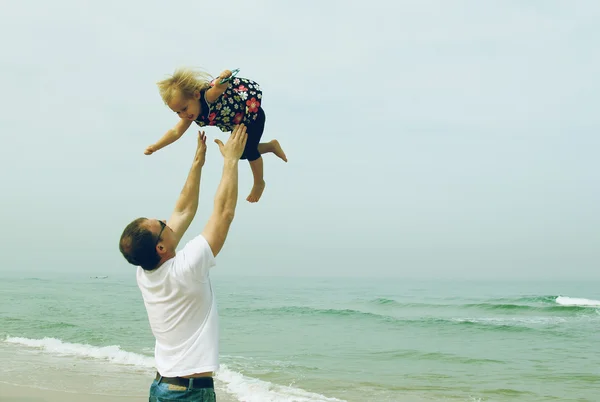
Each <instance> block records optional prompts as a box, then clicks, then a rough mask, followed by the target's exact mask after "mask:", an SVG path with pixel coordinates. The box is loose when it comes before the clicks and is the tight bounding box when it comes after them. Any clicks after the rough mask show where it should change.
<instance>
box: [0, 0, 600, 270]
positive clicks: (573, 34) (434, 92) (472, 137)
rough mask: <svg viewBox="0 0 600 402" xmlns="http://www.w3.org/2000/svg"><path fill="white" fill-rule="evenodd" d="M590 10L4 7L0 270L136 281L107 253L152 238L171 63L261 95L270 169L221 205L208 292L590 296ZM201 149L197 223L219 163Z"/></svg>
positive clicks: (179, 155)
mask: <svg viewBox="0 0 600 402" xmlns="http://www.w3.org/2000/svg"><path fill="white" fill-rule="evenodd" d="M599 19H600V3H598V2H596V1H583V0H581V1H576V2H569V1H550V0H544V1H542V0H539V1H516V0H515V1H511V0H504V1H492V0H490V1H476V0H473V1H446V0H439V1H429V0H414V1H398V0H394V1H392V0H389V1H384V0H374V1H369V2H357V1H353V0H351V1H325V0H321V1H312V0H305V1H302V2H287V1H276V0H263V1H260V0H255V1H215V2H204V1H187V0H184V1H178V2H167V1H148V0H146V1H139V0H131V1H93V2H92V1H81V0H72V1H66V0H55V1H52V2H41V1H24V0H20V1H4V2H3V3H2V12H1V13H0V44H1V51H2V57H1V58H0V84H1V88H2V96H1V97H0V110H1V112H0V132H1V133H2V146H1V147H0V180H1V188H2V190H1V193H0V194H1V196H0V203H1V204H0V205H1V207H2V209H1V212H0V217H1V221H2V230H1V231H0V233H1V234H0V239H1V244H2V264H1V266H0V272H3V271H4V272H6V271H18V272H21V271H22V272H25V271H27V272H28V271H45V272H59V271H60V272H75V271H77V272H84V273H87V272H90V273H91V274H96V273H98V274H103V275H104V274H107V275H113V274H115V275H116V274H118V273H123V272H126V273H133V269H134V268H133V267H131V266H129V265H127V263H126V262H125V261H124V259H123V258H122V257H121V255H120V254H119V252H118V239H119V236H120V234H121V232H122V230H123V228H124V227H125V225H126V224H127V223H129V222H130V221H131V220H132V219H134V218H136V217H138V216H147V217H157V218H166V217H168V216H169V215H170V213H171V211H172V208H173V206H174V202H175V200H176V199H177V196H178V195H179V191H180V189H181V187H182V185H183V183H184V181H185V178H186V175H187V173H188V170H189V167H190V162H191V161H192V158H193V155H194V150H195V142H196V133H197V128H196V127H195V125H193V126H192V127H191V128H190V129H189V130H188V131H187V133H186V134H185V135H184V137H183V138H182V139H181V140H180V141H178V142H177V143H175V144H173V145H171V146H169V147H167V148H164V149H163V150H161V151H159V152H158V153H156V154H154V155H152V156H145V155H144V154H143V151H144V149H145V148H146V146H147V145H149V144H151V143H153V142H154V141H156V139H158V138H159V137H160V136H161V135H162V134H163V133H164V132H165V131H166V130H167V129H169V128H170V127H172V126H173V125H174V124H175V123H176V121H177V118H176V116H175V115H174V114H173V113H172V112H171V111H170V110H169V109H168V108H167V107H166V106H165V105H164V104H163V103H162V101H161V99H160V97H159V95H158V91H157V88H156V85H155V83H156V82H157V81H159V80H160V79H162V78H164V77H165V76H167V74H170V73H172V72H173V70H174V69H175V68H177V67H179V66H184V65H187V66H197V67H200V68H204V69H205V70H206V71H208V72H210V73H211V74H213V75H217V74H219V72H221V71H222V70H224V69H233V68H240V73H239V75H240V76H243V77H248V78H251V79H253V80H255V81H257V82H259V83H260V84H261V85H262V88H263V91H264V100H263V106H264V109H265V111H266V114H267V124H266V128H265V133H264V135H263V140H270V139H272V138H277V139H278V140H280V142H281V144H282V145H283V147H284V149H285V151H286V152H287V155H288V158H289V163H288V164H285V163H283V162H281V161H280V160H278V159H276V158H275V157H274V156H272V155H266V156H265V180H266V182H267V188H266V190H265V193H264V195H263V198H262V199H261V201H260V202H259V203H258V204H249V203H247V202H246V201H245V198H246V196H247V194H248V192H249V190H250V188H251V185H252V175H251V171H250V169H249V167H248V165H247V163H246V162H245V161H242V163H241V164H240V194H239V195H240V198H239V204H238V205H239V207H238V212H237V215H236V219H235V222H234V225H233V227H232V230H231V232H230V237H229V239H228V241H227V244H226V246H225V248H224V250H223V252H222V254H221V255H220V256H219V268H218V273H217V275H218V274H227V275H229V274H231V275H241V274H250V275H286V276H287V275H290V276H295V275H326V276H357V275H361V276H397V277H418V278H426V279H427V278H448V277H451V278H484V279H485V278H509V279H510V278H543V279H555V278H573V279H584V278H591V279H600V271H599V270H598V268H599V263H600V247H599V243H600V235H599V227H600V212H599V211H600V207H599V205H600V180H599V179H600V173H599V172H600V170H599V168H600V158H599V157H598V152H599V150H600V136H599V133H600V131H599V129H600V113H598V105H599V101H600V95H599V94H600V85H599V78H598V72H600V52H599V51H598V48H599V44H600V25H599V24H598V21H599ZM206 132H207V135H208V137H209V141H210V144H209V149H208V155H207V159H208V160H207V163H206V165H205V168H204V170H203V180H202V191H201V204H200V209H199V212H198V215H197V218H196V220H195V221H194V223H193V224H192V226H191V227H190V230H189V231H188V234H187V235H186V237H185V238H184V240H189V239H190V238H191V237H192V236H193V235H195V234H197V233H199V232H200V231H201V230H202V228H203V227H204V224H205V223H206V220H207V217H208V215H209V213H210V211H211V209H212V203H213V196H214V193H215V190H216V187H217V184H218V181H219V179H220V175H221V166H222V159H221V156H220V154H219V153H218V150H217V148H216V146H215V144H214V143H212V140H213V139H214V138H220V139H222V140H223V141H225V139H226V138H227V134H226V133H221V132H220V130H218V129H217V128H210V129H207V130H206Z"/></svg>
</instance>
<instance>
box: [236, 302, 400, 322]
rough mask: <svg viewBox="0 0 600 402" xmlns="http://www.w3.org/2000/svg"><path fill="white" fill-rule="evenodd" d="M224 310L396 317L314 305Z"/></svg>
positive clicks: (379, 317)
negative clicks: (315, 306)
mask: <svg viewBox="0 0 600 402" xmlns="http://www.w3.org/2000/svg"><path fill="white" fill-rule="evenodd" d="M224 311H225V312H231V311H237V312H244V313H246V314H247V313H248V312H251V313H258V314H261V315H269V314H270V315H290V314H294V315H298V316H302V315H304V316H337V317H370V318H376V319H379V320H386V321H396V320H397V318H395V317H392V316H388V315H384V314H377V313H372V312H367V311H360V310H355V309H349V308H344V309H335V308H329V309H324V308H314V307H303V306H284V307H273V308H256V309H247V308H237V307H235V308H231V307H230V308H227V309H225V310H224Z"/></svg>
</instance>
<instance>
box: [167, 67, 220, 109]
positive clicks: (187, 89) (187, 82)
mask: <svg viewBox="0 0 600 402" xmlns="http://www.w3.org/2000/svg"><path fill="white" fill-rule="evenodd" d="M212 79H213V78H212V77H211V75H210V74H208V73H205V72H203V71H200V70H194V69H192V68H185V67H184V68H178V69H177V70H175V73H173V75H172V76H170V77H169V78H166V79H164V80H162V81H159V82H157V83H156V85H158V92H159V93H160V97H161V98H162V100H163V102H165V104H166V105H168V104H169V102H171V100H172V99H173V96H175V94H176V93H181V94H182V95H183V96H184V97H186V98H188V99H189V98H192V97H193V96H194V91H201V90H203V89H206V88H209V87H210V82H211V81H212Z"/></svg>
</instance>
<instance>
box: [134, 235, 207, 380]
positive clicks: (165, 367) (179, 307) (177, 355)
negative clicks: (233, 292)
mask: <svg viewBox="0 0 600 402" xmlns="http://www.w3.org/2000/svg"><path fill="white" fill-rule="evenodd" d="M214 265H215V257H214V256H213V253H212V250H211V249H210V246H209V244H208V242H207V241H206V239H205V238H204V237H203V236H202V235H198V236H197V237H196V238H194V239H193V240H190V241H189V242H188V243H187V244H186V245H185V247H184V248H183V249H182V250H181V251H178V252H177V253H176V254H175V257H173V258H171V259H170V260H168V261H165V262H164V263H163V264H162V265H161V266H160V267H159V268H157V269H155V270H153V271H145V270H144V269H142V268H141V267H138V268H137V274H136V276H137V284H138V287H139V288H140V290H141V292H142V296H143V298H144V304H145V305H146V311H147V313H148V320H149V322H150V328H151V329H152V333H153V334H154V337H155V338H156V344H155V348H154V357H155V360H156V369H157V370H158V372H159V373H160V375H162V376H163V377H181V376H186V375H190V374H194V373H204V372H208V371H216V370H218V368H219V315H218V312H217V303H216V300H215V295H214V292H213V290H212V286H211V283H210V278H209V269H210V268H211V267H213V266H214Z"/></svg>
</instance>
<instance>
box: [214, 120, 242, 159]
mask: <svg viewBox="0 0 600 402" xmlns="http://www.w3.org/2000/svg"><path fill="white" fill-rule="evenodd" d="M247 140H248V134H246V126H245V125H244V124H240V125H237V126H235V128H234V129H233V132H232V133H231V135H230V136H229V139H228V140H227V143H225V144H224V145H223V143H222V142H221V140H215V143H216V144H217V145H218V146H219V151H221V155H223V158H225V159H230V160H238V159H240V158H241V157H242V154H243V153H244V147H245V146H246V141H247Z"/></svg>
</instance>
